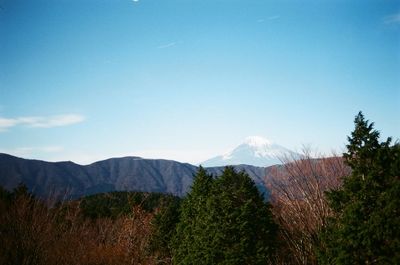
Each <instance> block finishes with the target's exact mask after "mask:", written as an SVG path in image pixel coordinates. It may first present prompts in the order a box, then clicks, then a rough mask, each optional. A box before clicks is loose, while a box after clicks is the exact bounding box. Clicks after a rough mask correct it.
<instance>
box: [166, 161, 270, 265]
mask: <svg viewBox="0 0 400 265" xmlns="http://www.w3.org/2000/svg"><path fill="white" fill-rule="evenodd" d="M182 206H183V207H182V210H181V211H182V212H181V219H180V223H179V224H178V226H177V236H176V238H175V252H174V257H173V261H174V264H266V262H267V260H268V259H269V258H270V257H271V255H272V254H273V251H274V242H275V234H276V225H275V224H274V222H273V220H272V214H271V211H270V208H269V205H268V204H267V203H265V202H264V201H263V196H262V195H261V194H260V193H259V191H258V190H257V188H256V186H255V184H254V182H253V181H252V180H251V179H250V177H249V176H248V175H247V174H246V173H244V172H240V173H237V172H235V170H234V169H233V168H232V167H227V168H225V170H224V172H223V174H222V176H220V177H219V178H217V179H215V180H214V179H213V178H212V176H210V175H207V173H206V172H205V171H204V169H200V171H199V173H198V175H197V177H196V179H195V182H194V184H193V187H192V191H191V192H190V193H189V194H188V196H187V198H186V199H185V200H184V202H183V205H182Z"/></svg>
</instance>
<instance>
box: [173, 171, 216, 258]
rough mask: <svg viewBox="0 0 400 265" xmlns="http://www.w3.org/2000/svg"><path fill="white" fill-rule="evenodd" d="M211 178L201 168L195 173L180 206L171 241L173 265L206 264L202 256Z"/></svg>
mask: <svg viewBox="0 0 400 265" xmlns="http://www.w3.org/2000/svg"><path fill="white" fill-rule="evenodd" d="M212 184H213V178H212V176H211V175H209V174H207V172H206V170H205V169H204V168H202V167H200V168H199V171H198V172H197V174H196V176H195V179H194V182H193V185H192V187H191V191H190V192H189V193H188V194H187V196H186V197H185V198H184V200H183V202H182V205H181V214H180V218H179V223H178V224H177V227H176V234H175V237H174V238H173V239H172V254H173V263H174V264H199V265H201V264H208V263H206V262H207V260H206V259H205V258H203V256H202V254H203V252H205V251H204V250H203V245H204V244H203V243H204V240H203V238H202V237H204V233H205V230H206V229H207V224H206V223H205V219H206V215H207V213H206V204H207V200H208V198H209V196H210V191H211V187H212Z"/></svg>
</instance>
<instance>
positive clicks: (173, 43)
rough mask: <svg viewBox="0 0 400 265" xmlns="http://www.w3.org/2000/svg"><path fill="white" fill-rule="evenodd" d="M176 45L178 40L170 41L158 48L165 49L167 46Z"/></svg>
mask: <svg viewBox="0 0 400 265" xmlns="http://www.w3.org/2000/svg"><path fill="white" fill-rule="evenodd" d="M175 45H176V42H170V43H167V44H164V45H160V46H158V47H157V49H165V48H170V47H173V46H175Z"/></svg>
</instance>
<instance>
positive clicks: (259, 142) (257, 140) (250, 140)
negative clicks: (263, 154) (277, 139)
mask: <svg viewBox="0 0 400 265" xmlns="http://www.w3.org/2000/svg"><path fill="white" fill-rule="evenodd" d="M244 144H246V145H248V146H252V147H263V146H269V145H271V144H272V142H271V141H270V140H267V139H265V138H263V137H261V136H249V137H246V139H245V140H244Z"/></svg>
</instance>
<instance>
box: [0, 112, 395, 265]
mask: <svg viewBox="0 0 400 265" xmlns="http://www.w3.org/2000/svg"><path fill="white" fill-rule="evenodd" d="M348 140H349V143H348V145H347V152H346V153H345V154H343V156H334V157H330V158H320V159H314V158H312V157H311V155H310V154H309V153H307V152H305V153H304V156H303V157H302V158H300V159H297V160H291V159H288V160H287V161H286V163H285V164H284V165H282V166H277V167H275V168H274V170H273V171H272V172H271V174H270V175H269V176H266V179H265V182H266V185H267V186H268V188H269V191H270V194H268V196H269V197H268V200H266V199H265V198H264V195H263V194H261V193H260V192H259V191H258V190H257V188H256V186H255V184H254V183H253V181H252V180H251V179H250V178H249V176H248V175H247V174H246V173H245V172H236V171H235V170H234V169H233V168H232V167H227V168H225V170H224V171H223V173H222V175H221V176H212V175H210V174H208V173H207V172H206V170H204V169H203V168H200V170H199V171H198V173H197V174H196V176H195V179H194V183H193V185H192V188H191V191H190V192H189V193H188V194H187V195H186V197H185V198H183V199H179V198H176V197H173V196H165V195H161V194H149V193H127V192H122V193H110V194H101V195H94V196H89V197H86V198H83V199H81V200H78V201H73V202H66V203H62V204H58V205H55V206H52V207H49V206H48V205H49V204H46V203H44V202H42V201H40V200H38V199H35V198H34V197H33V196H32V195H30V194H29V193H28V192H27V191H26V189H25V188H24V187H19V188H17V189H16V190H14V191H13V192H7V191H4V190H1V192H0V211H1V212H0V246H2V248H0V264H400V217H399V216H400V213H399V206H400V179H399V176H400V145H399V143H398V142H396V143H394V144H393V143H392V140H391V139H390V138H388V139H387V140H385V141H383V142H380V141H379V132H378V131H376V130H375V129H374V128H373V123H369V122H368V121H367V120H365V118H364V116H363V114H362V113H359V114H358V115H357V116H356V118H355V129H354V131H353V132H352V133H351V136H349V137H348Z"/></svg>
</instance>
